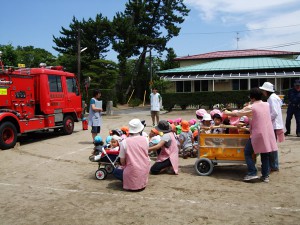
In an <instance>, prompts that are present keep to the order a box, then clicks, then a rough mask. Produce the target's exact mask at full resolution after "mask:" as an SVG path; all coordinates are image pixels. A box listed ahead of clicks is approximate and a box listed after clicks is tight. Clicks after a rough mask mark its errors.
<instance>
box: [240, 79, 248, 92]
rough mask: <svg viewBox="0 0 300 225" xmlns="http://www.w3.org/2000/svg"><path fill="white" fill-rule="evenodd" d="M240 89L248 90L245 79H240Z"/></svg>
mask: <svg viewBox="0 0 300 225" xmlns="http://www.w3.org/2000/svg"><path fill="white" fill-rule="evenodd" d="M240 90H248V80H247V79H241V80H240Z"/></svg>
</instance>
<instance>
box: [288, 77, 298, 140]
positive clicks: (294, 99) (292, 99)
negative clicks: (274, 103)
mask: <svg viewBox="0 0 300 225" xmlns="http://www.w3.org/2000/svg"><path fill="white" fill-rule="evenodd" d="M288 100H289V105H288V109H287V112H286V121H285V128H286V132H285V133H284V134H285V135H286V136H287V135H289V134H290V133H291V120H292V118H293V115H295V119H296V134H297V137H300V79H299V80H295V83H294V87H293V88H291V89H290V90H289V91H288Z"/></svg>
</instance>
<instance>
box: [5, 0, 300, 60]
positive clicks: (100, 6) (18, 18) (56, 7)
mask: <svg viewBox="0 0 300 225" xmlns="http://www.w3.org/2000/svg"><path fill="white" fill-rule="evenodd" d="M1 2H2V3H1V19H0V45H8V44H11V45H12V46H14V47H17V46H22V47H25V46H30V45H31V46H34V47H35V48H43V49H45V50H47V51H49V52H51V53H52V54H53V55H55V56H57V55H58V52H56V51H55V50H54V49H53V48H52V47H53V46H54V45H55V44H54V42H53V35H54V36H55V37H60V31H61V28H62V27H64V28H67V29H68V28H69V25H70V23H71V22H72V18H73V16H74V17H76V19H78V20H79V21H81V20H82V19H89V18H92V19H94V18H95V16H96V14H100V13H102V15H103V16H106V17H107V18H108V19H112V18H113V16H114V15H115V14H116V12H120V11H123V10H124V9H125V2H127V0H85V1H83V0H26V1H20V0H9V1H8V0H2V1H1ZM184 3H185V4H186V6H187V7H188V8H189V9H190V10H191V12H190V13H189V16H188V17H186V18H185V22H184V23H183V24H181V25H180V27H181V32H180V34H179V36H177V37H174V38H173V39H172V40H171V41H170V42H169V43H168V45H167V47H172V48H173V49H174V50H175V53H176V55H177V56H178V57H183V56H187V55H197V54H202V53H207V52H214V51H225V50H237V49H239V50H242V49H269V50H282V51H298V52H300V20H299V18H300V1H299V0H251V1H248V0H184ZM82 54H84V52H83V53H82ZM106 58H107V59H109V60H114V61H117V58H116V53H115V52H114V51H113V50H111V51H110V52H109V53H108V54H107V57H106Z"/></svg>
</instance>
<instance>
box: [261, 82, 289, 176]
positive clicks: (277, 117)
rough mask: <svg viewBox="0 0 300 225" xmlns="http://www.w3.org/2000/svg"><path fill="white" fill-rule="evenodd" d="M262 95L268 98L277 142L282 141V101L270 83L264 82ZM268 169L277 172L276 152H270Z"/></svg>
mask: <svg viewBox="0 0 300 225" xmlns="http://www.w3.org/2000/svg"><path fill="white" fill-rule="evenodd" d="M259 88H260V89H261V90H262V91H263V95H264V96H266V97H267V98H268V100H267V101H268V103H269V105H270V113H271V120H272V124H273V129H274V133H275V138H276V140H277V142H283V141H284V131H283V128H284V127H283V119H282V110H281V106H282V100H281V99H280V98H279V96H278V95H276V94H275V93H274V92H275V91H274V85H273V84H272V83H270V82H265V83H264V84H263V85H262V86H261V87H259ZM270 169H271V172H272V171H279V161H278V151H274V152H270Z"/></svg>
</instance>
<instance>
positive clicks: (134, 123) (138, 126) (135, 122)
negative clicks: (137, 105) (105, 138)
mask: <svg viewBox="0 0 300 225" xmlns="http://www.w3.org/2000/svg"><path fill="white" fill-rule="evenodd" d="M143 129H144V125H143V124H142V122H141V121H140V120H139V119H132V120H130V121H129V133H130V134H137V133H140V132H141V131H142V130H143Z"/></svg>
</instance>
